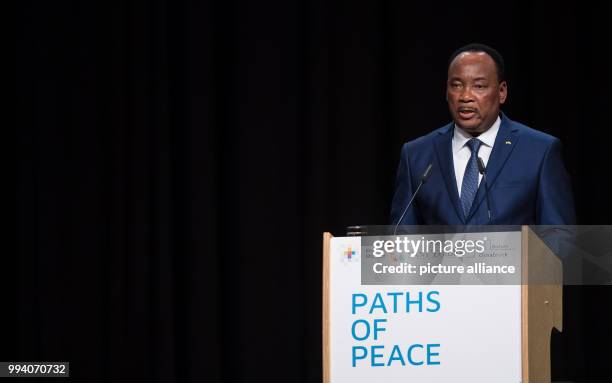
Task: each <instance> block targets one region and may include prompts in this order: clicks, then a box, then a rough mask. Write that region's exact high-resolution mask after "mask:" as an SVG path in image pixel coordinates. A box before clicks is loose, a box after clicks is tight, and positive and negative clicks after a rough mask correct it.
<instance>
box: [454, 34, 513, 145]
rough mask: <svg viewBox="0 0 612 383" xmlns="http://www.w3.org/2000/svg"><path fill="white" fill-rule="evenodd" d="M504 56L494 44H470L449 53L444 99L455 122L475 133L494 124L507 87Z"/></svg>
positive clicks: (477, 133) (475, 134) (504, 98)
mask: <svg viewBox="0 0 612 383" xmlns="http://www.w3.org/2000/svg"><path fill="white" fill-rule="evenodd" d="M504 71H505V68H504V59H503V58H502V56H501V55H500V54H499V53H498V52H497V51H496V50H495V49H493V48H491V47H488V46H486V45H483V44H470V45H466V46H464V47H462V48H459V49H457V50H456V51H455V52H454V53H453V54H452V55H451V57H450V60H449V64H448V79H447V81H446V100H447V101H448V108H449V110H450V113H451V115H452V116H453V120H454V121H455V124H457V125H458V126H459V127H460V128H462V129H463V130H465V131H466V132H468V133H470V134H471V135H473V136H477V135H479V134H480V133H482V132H484V131H486V130H487V129H489V128H490V127H491V125H493V123H494V122H495V120H496V119H497V116H498V115H499V107H500V105H501V104H503V103H504V102H505V101H506V96H507V94H508V88H507V84H506V80H505V74H504Z"/></svg>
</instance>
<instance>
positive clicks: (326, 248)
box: [322, 232, 333, 383]
mask: <svg viewBox="0 0 612 383" xmlns="http://www.w3.org/2000/svg"><path fill="white" fill-rule="evenodd" d="M332 237H333V236H332V235H331V233H328V232H325V233H323V281H322V284H323V289H322V290H323V297H322V299H323V312H322V314H323V315H322V317H323V318H322V320H323V322H322V326H323V383H330V366H331V360H330V358H331V354H330V350H329V348H330V344H329V313H330V312H329V265H330V262H329V256H330V251H331V250H330V243H331V239H332Z"/></svg>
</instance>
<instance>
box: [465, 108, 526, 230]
mask: <svg viewBox="0 0 612 383" xmlns="http://www.w3.org/2000/svg"><path fill="white" fill-rule="evenodd" d="M517 131H518V129H517V128H516V127H514V126H513V124H512V121H510V120H509V119H508V118H507V117H506V116H505V115H504V114H503V113H501V124H500V126H499V132H497V137H496V138H495V143H494V144H493V150H492V151H491V156H490V157H489V161H488V162H487V184H488V186H489V191H490V190H491V188H492V187H493V184H494V183H495V180H496V179H497V177H498V176H499V173H500V172H501V170H502V168H503V167H504V164H505V163H506V161H507V160H508V157H509V156H510V153H512V150H513V149H514V147H515V146H516V144H517V143H518V139H519V135H518V134H517ZM484 189H485V184H484V182H482V183H481V184H480V186H479V187H478V191H477V192H476V197H474V203H473V204H472V207H471V208H470V214H469V215H468V218H467V220H466V222H469V221H470V219H471V218H472V216H473V215H474V213H475V212H476V211H477V210H478V207H479V206H480V204H481V203H482V201H483V200H484V198H485V190H484Z"/></svg>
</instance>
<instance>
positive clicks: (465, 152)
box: [453, 117, 501, 196]
mask: <svg viewBox="0 0 612 383" xmlns="http://www.w3.org/2000/svg"><path fill="white" fill-rule="evenodd" d="M500 124H501V120H500V118H499V117H497V120H495V122H494V123H493V125H492V126H491V127H490V128H489V129H488V130H487V131H486V132H484V133H482V134H481V135H480V136H478V137H476V138H478V139H479V140H480V141H481V142H482V145H480V149H479V150H478V157H480V158H482V161H483V162H484V164H485V167H486V166H487V163H488V162H489V157H490V156H491V151H492V150H493V144H494V143H495V137H497V132H499V125H500ZM471 138H472V136H471V135H470V134H468V133H466V132H465V131H464V130H463V129H461V128H460V127H458V126H457V125H456V124H455V131H454V132H453V164H454V166H455V178H456V179H457V191H459V196H461V184H462V183H463V174H464V173H465V167H466V166H467V163H468V161H469V159H470V156H471V155H472V151H471V150H470V148H469V147H468V146H467V145H466V144H467V142H468V141H469V140H470V139H471ZM481 180H482V174H479V175H478V185H480V181H481Z"/></svg>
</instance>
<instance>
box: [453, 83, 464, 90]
mask: <svg viewBox="0 0 612 383" xmlns="http://www.w3.org/2000/svg"><path fill="white" fill-rule="evenodd" d="M461 86H462V85H461V84H460V83H454V84H451V87H453V88H455V89H459V88H461Z"/></svg>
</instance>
